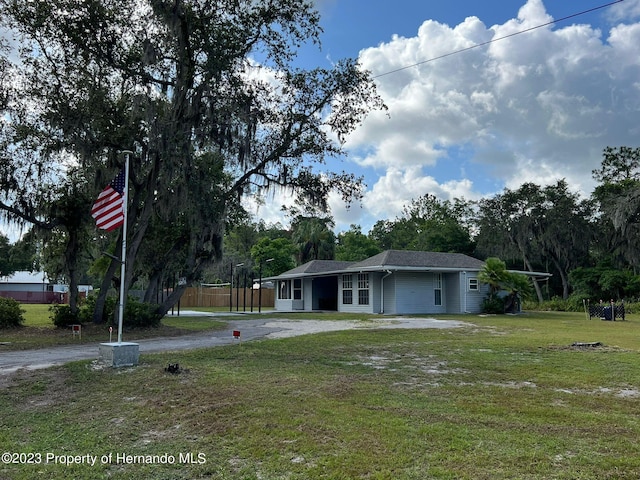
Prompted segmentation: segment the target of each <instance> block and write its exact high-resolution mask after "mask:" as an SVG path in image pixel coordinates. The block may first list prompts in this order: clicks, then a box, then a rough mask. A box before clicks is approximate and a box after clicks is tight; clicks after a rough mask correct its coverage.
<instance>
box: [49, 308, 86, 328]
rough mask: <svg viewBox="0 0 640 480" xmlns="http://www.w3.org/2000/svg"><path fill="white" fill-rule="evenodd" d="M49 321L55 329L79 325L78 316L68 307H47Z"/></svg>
mask: <svg viewBox="0 0 640 480" xmlns="http://www.w3.org/2000/svg"><path fill="white" fill-rule="evenodd" d="M49 311H50V312H51V321H52V322H53V324H54V325H55V326H56V327H57V328H67V327H68V326H69V325H75V324H77V323H80V322H79V320H78V315H77V314H74V313H73V312H72V311H71V307H70V306H69V305H58V304H56V305H52V306H51V307H49Z"/></svg>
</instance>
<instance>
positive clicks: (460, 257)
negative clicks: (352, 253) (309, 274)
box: [350, 250, 484, 270]
mask: <svg viewBox="0 0 640 480" xmlns="http://www.w3.org/2000/svg"><path fill="white" fill-rule="evenodd" d="M483 266H484V262H483V261H481V260H478V259H476V258H473V257H470V256H468V255H464V254H462V253H440V252H415V251H408V250H386V251H384V252H382V253H379V254H378V255H374V256H373V257H370V258H367V259H366V260H363V261H361V262H357V263H355V264H353V265H352V266H351V267H350V270H353V269H367V270H370V269H374V268H375V267H380V268H393V267H405V268H407V267H409V268H411V267H413V268H454V269H469V270H480V269H482V267H483Z"/></svg>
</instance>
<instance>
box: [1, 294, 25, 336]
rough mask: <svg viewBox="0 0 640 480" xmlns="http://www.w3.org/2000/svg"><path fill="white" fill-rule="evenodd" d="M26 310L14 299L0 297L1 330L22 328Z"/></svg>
mask: <svg viewBox="0 0 640 480" xmlns="http://www.w3.org/2000/svg"><path fill="white" fill-rule="evenodd" d="M23 313H24V310H23V309H22V308H21V307H20V304H19V303H18V302H17V301H16V300H14V299H13V298H4V297H0V328H17V327H21V326H22V323H23V322H24V317H23V316H22V314H23Z"/></svg>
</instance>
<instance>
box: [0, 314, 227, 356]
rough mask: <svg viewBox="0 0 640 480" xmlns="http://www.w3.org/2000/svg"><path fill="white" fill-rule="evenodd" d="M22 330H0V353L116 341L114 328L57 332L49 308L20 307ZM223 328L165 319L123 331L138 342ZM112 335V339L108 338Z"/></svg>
mask: <svg viewBox="0 0 640 480" xmlns="http://www.w3.org/2000/svg"><path fill="white" fill-rule="evenodd" d="M21 307H22V309H23V310H24V311H25V313H24V315H23V316H24V318H25V322H24V326H23V327H22V328H15V329H5V330H1V329H0V353H2V352H3V351H12V350H30V349H37V348H50V347H54V346H57V345H77V344H94V343H100V342H106V341H109V339H110V338H111V339H114V340H115V339H116V338H117V327H115V328H113V331H112V332H109V327H108V326H107V325H94V324H85V325H83V326H82V329H81V335H73V333H72V331H71V328H56V327H55V326H54V325H53V323H52V321H51V318H50V313H51V312H50V311H49V305H35V304H23V305H21ZM225 326H226V324H225V323H224V322H220V321H218V320H215V319H213V318H211V317H201V316H200V317H190V316H180V317H165V318H163V319H162V323H161V325H160V327H158V328H147V329H128V328H126V327H125V328H123V337H125V339H126V337H128V338H135V339H137V340H140V339H143V338H152V337H163V336H164V337H170V336H179V335H187V334H191V333H194V332H198V331H208V330H218V329H220V328H224V327H225ZM110 335H111V337H110Z"/></svg>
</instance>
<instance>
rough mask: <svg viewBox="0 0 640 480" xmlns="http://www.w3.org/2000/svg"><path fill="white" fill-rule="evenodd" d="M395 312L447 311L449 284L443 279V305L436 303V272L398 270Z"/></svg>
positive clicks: (395, 274)
mask: <svg viewBox="0 0 640 480" xmlns="http://www.w3.org/2000/svg"><path fill="white" fill-rule="evenodd" d="M394 276H395V277H396V282H395V297H396V302H395V307H396V308H395V312H394V313H397V314H400V315H405V314H418V313H445V312H446V310H447V305H446V301H447V294H446V292H447V285H446V282H445V281H444V278H443V281H442V285H441V287H442V288H441V293H442V297H441V298H442V305H436V302H435V286H436V274H434V273H419V272H396V273H394ZM443 277H444V275H443Z"/></svg>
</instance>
